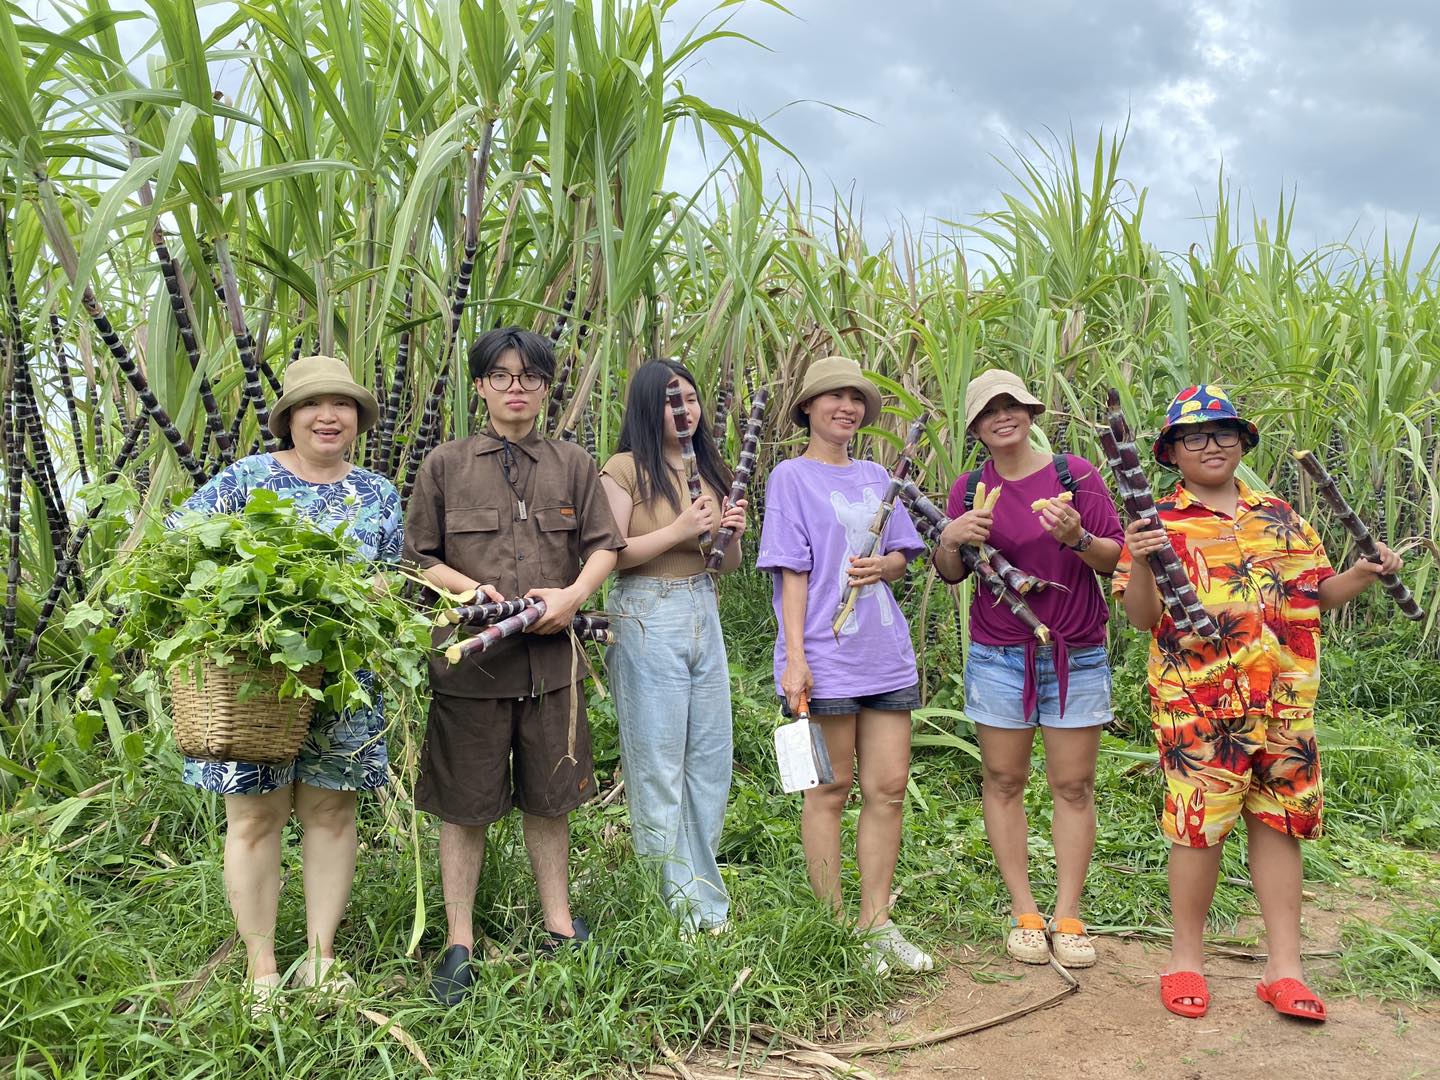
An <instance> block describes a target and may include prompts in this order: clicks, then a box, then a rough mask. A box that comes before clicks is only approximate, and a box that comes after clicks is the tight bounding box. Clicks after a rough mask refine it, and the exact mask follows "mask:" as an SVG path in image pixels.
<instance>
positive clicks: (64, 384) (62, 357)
mask: <svg viewBox="0 0 1440 1080" xmlns="http://www.w3.org/2000/svg"><path fill="white" fill-rule="evenodd" d="M50 339H51V341H52V342H53V343H54V350H55V370H56V371H57V372H59V375H60V394H61V396H62V397H64V399H65V410H66V412H68V413H69V414H70V434H71V435H72V436H73V437H74V440H75V464H76V467H77V468H79V470H80V482H81V483H82V484H88V483H90V471H89V470H88V469H87V468H86V467H85V436H84V434H83V433H82V431H81V425H80V410H79V409H77V408H76V407H75V384H74V382H73V380H72V379H71V378H70V361H69V358H68V357H67V356H66V354H65V338H64V335H63V334H62V333H61V330H60V317H59V316H58V315H56V314H55V312H54V311H53V310H52V311H51V312H50ZM97 450H98V448H97Z"/></svg>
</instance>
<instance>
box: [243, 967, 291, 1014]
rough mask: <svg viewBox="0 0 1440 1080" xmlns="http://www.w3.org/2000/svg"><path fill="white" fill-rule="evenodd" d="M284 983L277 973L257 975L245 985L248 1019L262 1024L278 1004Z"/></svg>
mask: <svg viewBox="0 0 1440 1080" xmlns="http://www.w3.org/2000/svg"><path fill="white" fill-rule="evenodd" d="M283 988H284V983H283V981H282V980H281V978H280V973H279V972H278V971H275V972H271V973H270V974H269V975H257V976H255V978H253V979H250V980H249V981H248V982H246V984H245V999H246V1001H245V1009H246V1011H247V1012H248V1013H249V1014H250V1019H251V1020H255V1021H258V1022H263V1021H264V1020H265V1019H266V1017H268V1016H269V1015H270V1014H271V1013H272V1012H274V1011H275V1006H276V1005H277V1004H279V999H280V991H281V990H282V989H283Z"/></svg>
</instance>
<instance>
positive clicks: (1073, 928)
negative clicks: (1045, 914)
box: [1046, 919, 1095, 968]
mask: <svg viewBox="0 0 1440 1080" xmlns="http://www.w3.org/2000/svg"><path fill="white" fill-rule="evenodd" d="M1046 930H1047V931H1048V932H1049V934H1050V948H1051V950H1052V951H1053V952H1054V953H1055V959H1056V960H1058V961H1059V962H1060V966H1061V967H1067V968H1072V967H1074V968H1084V967H1090V966H1091V965H1092V964H1094V963H1095V946H1094V944H1093V943H1092V942H1091V941H1090V935H1089V934H1088V933H1087V932H1086V930H1085V924H1084V923H1083V922H1081V921H1080V920H1079V919H1051V920H1050V924H1049V925H1048V926H1047V927H1046Z"/></svg>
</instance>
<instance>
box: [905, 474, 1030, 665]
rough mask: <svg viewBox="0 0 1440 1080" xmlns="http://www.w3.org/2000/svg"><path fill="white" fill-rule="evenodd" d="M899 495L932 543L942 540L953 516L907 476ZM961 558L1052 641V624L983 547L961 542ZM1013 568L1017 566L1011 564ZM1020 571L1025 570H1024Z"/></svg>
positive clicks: (1014, 612) (1027, 623)
mask: <svg viewBox="0 0 1440 1080" xmlns="http://www.w3.org/2000/svg"><path fill="white" fill-rule="evenodd" d="M900 499H901V501H902V502H903V503H904V504H905V505H906V507H907V508H909V509H910V510H911V511H912V512H913V513H916V514H919V515H920V526H921V528H920V531H921V532H922V533H924V535H925V536H926V538H927V539H928V540H929V541H930V542H931V543H932V544H938V543H940V534H941V533H942V532H944V531H945V526H947V525H949V524H950V518H948V517H946V516H945V514H944V513H942V512H941V510H940V508H939V507H938V506H936V505H935V504H934V503H933V502H931V501H930V500H929V499H928V498H926V497H925V495H924V494H923V493H922V492H921V491H920V488H919V487H918V486H917V485H916V484H915V482H914V481H913V480H906V481H905V482H904V483H903V484H901V485H900ZM985 547H986V548H989V550H990V551H992V552H993V551H994V550H995V549H994V548H992V547H990V545H988V544H986V545H985ZM960 559H961V561H962V562H963V563H964V564H965V567H966V569H967V570H969V571H970V572H971V573H972V574H974V575H975V577H976V579H977V580H979V581H980V583H981V584H982V585H984V586H985V587H986V588H987V589H989V590H990V594H991V595H992V596H994V597H995V600H996V602H997V603H1001V604H1004V605H1005V607H1006V608H1007V609H1008V610H1009V611H1010V613H1011V614H1012V615H1014V616H1015V617H1016V618H1017V619H1019V620H1020V621H1021V622H1022V623H1024V624H1025V626H1026V627H1027V628H1028V629H1029V630H1030V632H1031V633H1032V634H1034V635H1035V637H1036V638H1037V639H1038V640H1039V641H1040V643H1041V644H1042V645H1043V644H1049V642H1050V629H1049V627H1047V626H1046V625H1045V624H1044V623H1042V622H1041V621H1040V619H1039V617H1038V616H1037V615H1036V614H1035V612H1034V611H1033V610H1032V609H1031V607H1030V605H1029V604H1028V603H1026V602H1025V599H1024V597H1023V596H1022V595H1021V594H1020V592H1019V591H1017V590H1016V589H1014V588H1012V587H1011V586H1010V585H1009V584H1007V582H1006V580H1005V578H1004V577H1003V576H1002V575H1001V573H1000V571H999V569H998V568H997V567H996V566H995V565H994V563H993V562H992V561H991V560H990V559H989V558H987V557H986V555H985V553H984V551H982V550H981V549H978V548H976V547H975V546H974V545H973V544H961V545H960ZM1011 569H1015V568H1014V567H1011ZM1017 572H1020V573H1023V572H1022V571H1017ZM1024 576H1025V577H1027V578H1031V579H1032V580H1034V581H1040V580H1041V579H1039V578H1034V577H1033V576H1032V575H1029V574H1025V575H1024ZM1045 584H1049V582H1045Z"/></svg>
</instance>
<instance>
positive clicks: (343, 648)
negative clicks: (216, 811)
mask: <svg viewBox="0 0 1440 1080" xmlns="http://www.w3.org/2000/svg"><path fill="white" fill-rule="evenodd" d="M402 580H403V577H402V575H401V574H399V573H398V572H394V571H383V570H381V571H377V568H376V565H375V564H374V563H371V562H367V561H364V560H363V559H362V558H361V555H360V552H359V548H358V545H357V544H356V543H355V541H354V540H353V539H352V538H350V537H349V536H348V535H346V534H345V533H344V532H341V531H331V530H329V529H327V528H324V527H322V526H320V525H317V524H316V523H314V522H312V521H311V520H309V519H308V518H307V517H305V516H304V515H303V514H302V513H300V512H299V510H297V508H296V507H295V505H294V504H293V503H292V502H291V501H290V500H288V499H285V498H283V497H281V496H279V495H277V494H276V493H275V492H272V491H265V490H259V491H254V492H252V493H251V494H250V497H249V499H248V500H247V502H246V504H245V508H244V510H243V511H241V512H240V513H238V514H214V515H211V516H208V517H207V516H203V515H200V514H194V513H182V514H181V515H180V516H179V517H178V518H177V519H176V520H175V521H174V523H173V527H172V528H168V529H166V528H161V527H160V526H159V525H158V523H157V524H156V525H155V526H154V527H153V528H152V529H151V530H150V531H148V532H147V534H146V535H145V536H144V537H143V538H142V539H141V541H140V543H139V544H138V545H137V546H136V548H135V550H134V551H133V552H131V553H130V554H128V555H125V556H122V557H121V558H120V559H119V560H118V561H117V562H116V563H115V564H113V565H112V567H111V568H110V570H109V572H108V573H107V574H106V575H105V577H104V579H103V580H102V581H101V582H100V586H99V595H100V597H101V602H100V603H99V604H95V603H87V604H80V605H77V606H76V607H75V608H74V609H72V611H71V612H70V615H69V618H68V619H67V624H68V625H70V626H72V627H76V626H80V625H85V626H87V627H88V630H89V633H88V637H87V647H88V648H89V649H90V651H91V652H92V654H93V655H94V656H95V658H96V661H97V664H96V668H95V675H94V679H93V680H92V686H93V687H94V689H95V692H96V693H97V695H99V696H101V697H107V696H111V695H113V693H114V691H115V689H116V688H117V686H118V684H119V674H118V670H117V669H119V668H121V667H123V666H125V665H126V664H128V663H137V662H138V663H140V664H142V665H143V666H145V667H148V668H150V669H151V670H153V671H155V672H157V673H173V672H175V671H177V670H179V671H181V672H185V673H188V677H189V679H190V680H191V681H192V682H193V681H195V680H198V679H200V678H201V675H200V672H201V669H202V668H203V667H204V666H205V665H206V664H207V663H208V664H211V665H214V666H215V667H216V668H220V669H229V668H234V669H238V670H244V671H252V672H254V673H256V675H257V678H255V679H253V680H249V681H247V682H246V683H245V685H244V686H242V687H241V689H240V692H239V695H238V697H239V700H241V701H244V700H246V699H247V698H249V697H255V698H258V697H260V696H264V695H268V696H269V697H270V698H271V699H274V698H275V697H276V696H277V687H276V685H275V683H276V680H275V679H274V673H276V672H283V673H285V676H284V678H283V679H281V680H279V685H278V697H279V698H280V699H286V698H309V699H312V700H313V701H314V702H315V703H317V704H319V703H321V702H323V703H324V705H325V707H327V708H328V709H329V710H331V711H339V710H341V709H354V708H359V707H362V706H367V705H370V704H372V693H373V691H374V690H375V689H377V686H376V683H377V682H378V684H379V688H383V689H385V690H386V691H387V692H393V691H408V692H412V693H413V692H416V691H418V690H419V689H420V688H421V686H422V684H423V682H424V679H425V658H426V655H427V653H428V652H429V651H430V624H429V620H428V619H427V618H426V617H425V616H424V615H423V614H421V613H420V612H419V611H418V610H417V609H416V608H415V607H414V606H412V605H411V604H410V603H408V602H407V601H406V600H405V599H404V598H403V596H402V595H401V590H400V589H399V588H398V587H397V586H398V584H399V583H400V582H401V581H402ZM112 613H118V616H119V617H118V620H117V619H116V618H115V615H114V614H112ZM365 672H369V673H370V674H369V675H365V674H363V673H365ZM261 675H268V676H270V677H269V678H261V677H258V676H261Z"/></svg>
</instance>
